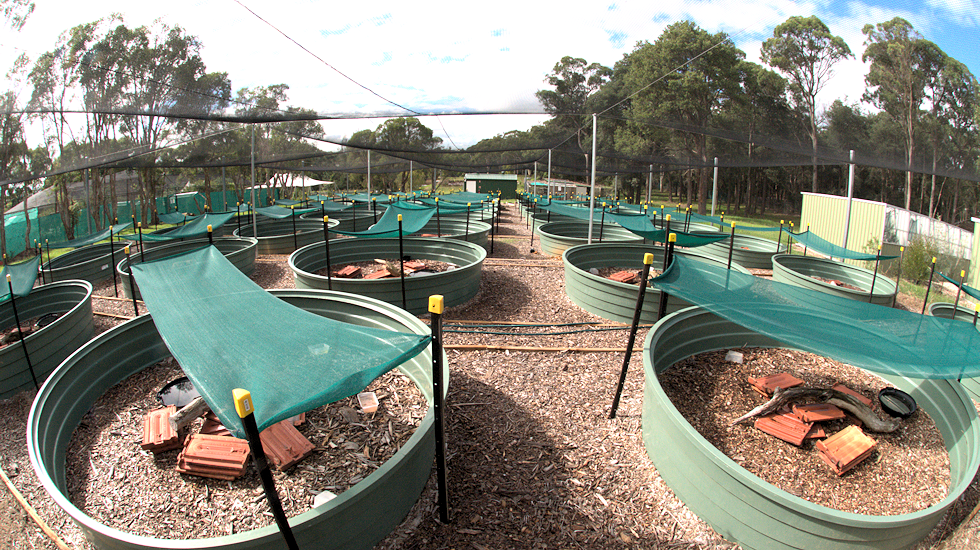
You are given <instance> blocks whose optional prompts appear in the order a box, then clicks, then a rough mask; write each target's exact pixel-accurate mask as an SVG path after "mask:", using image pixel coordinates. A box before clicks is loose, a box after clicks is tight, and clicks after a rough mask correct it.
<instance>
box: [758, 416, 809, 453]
mask: <svg viewBox="0 0 980 550" xmlns="http://www.w3.org/2000/svg"><path fill="white" fill-rule="evenodd" d="M755 427H756V428H758V429H760V430H762V431H764V432H766V433H767V434H769V435H771V436H774V437H778V438H779V439H782V440H783V441H786V442H787V443H792V444H793V445H796V446H797V447H799V446H800V445H802V444H803V440H805V439H806V438H807V435H808V434H809V433H810V430H811V428H813V424H810V423H806V422H802V421H800V419H799V418H797V417H795V416H793V415H792V414H773V415H769V416H762V417H759V418H757V419H756V421H755Z"/></svg>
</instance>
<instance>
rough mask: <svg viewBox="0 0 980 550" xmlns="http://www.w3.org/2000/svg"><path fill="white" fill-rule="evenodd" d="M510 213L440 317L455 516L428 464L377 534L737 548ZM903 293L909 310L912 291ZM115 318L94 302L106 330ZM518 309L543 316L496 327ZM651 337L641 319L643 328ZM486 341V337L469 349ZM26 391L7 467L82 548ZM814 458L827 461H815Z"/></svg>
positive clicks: (485, 541)
mask: <svg viewBox="0 0 980 550" xmlns="http://www.w3.org/2000/svg"><path fill="white" fill-rule="evenodd" d="M503 223H504V225H503V227H502V230H501V234H500V235H498V236H497V237H496V239H495V242H494V251H493V253H491V254H490V255H489V257H488V259H487V261H486V263H485V265H484V268H483V276H482V279H481V288H480V292H479V294H478V295H477V296H476V297H475V298H474V299H473V300H471V301H470V302H469V303H467V304H465V305H463V306H459V307H455V308H450V309H449V310H447V312H446V315H445V319H446V321H445V324H446V330H447V333H446V338H445V340H446V344H447V348H448V351H447V353H448V357H449V367H450V371H451V375H450V392H449V407H448V416H447V428H448V434H447V439H448V451H449V468H450V470H449V488H450V505H451V509H452V514H453V521H452V522H451V523H450V524H442V523H440V522H439V521H438V520H437V513H436V510H435V502H436V499H435V487H434V476H433V478H432V479H430V481H429V484H428V485H427V487H426V489H425V490H424V491H423V494H422V495H421V497H420V499H419V501H418V503H417V504H416V506H415V507H414V508H413V509H412V511H411V512H410V513H409V515H408V517H406V518H405V520H404V521H403V522H402V523H401V525H400V526H399V527H398V528H396V529H395V531H393V532H392V533H391V534H390V535H389V536H388V537H387V538H386V539H385V540H384V541H382V542H381V543H380V544H379V546H378V548H381V549H396V548H398V549H403V548H404V549H419V550H437V549H445V548H459V549H463V548H466V549H476V550H486V549H498V548H501V549H502V548H521V549H524V548H526V549H541V548H594V549H605V548H697V549H722V548H737V546H736V545H734V544H732V543H730V542H728V541H726V540H724V539H723V538H722V537H720V536H719V535H718V534H717V533H715V532H714V531H713V530H712V529H711V528H710V527H709V526H708V525H707V524H705V523H704V522H703V521H701V520H700V519H699V518H698V517H697V516H695V515H694V514H693V513H691V512H690V511H689V510H688V509H687V508H686V507H685V506H684V505H683V504H682V503H681V502H680V501H679V500H678V499H677V498H676V497H675V496H674V495H673V493H672V491H671V490H670V489H669V488H668V487H667V486H666V485H665V484H664V482H663V481H662V480H661V478H660V477H659V475H658V474H657V472H656V469H655V468H654V467H653V465H652V464H651V462H650V460H649V458H648V457H647V455H646V451H645V449H644V447H643V443H642V440H641V430H640V413H641V405H642V385H643V373H642V358H641V357H640V354H639V353H635V354H634V355H633V358H632V360H631V361H630V363H629V374H628V376H627V379H626V385H625V391H624V393H623V400H622V402H621V404H620V409H619V414H618V416H617V418H616V419H614V420H610V419H609V418H608V413H609V406H610V404H611V401H612V394H613V391H614V388H615V386H616V383H617V381H618V377H619V372H620V369H621V367H622V364H623V353H622V352H615V351H587V350H606V349H617V350H618V349H622V348H624V347H625V345H626V341H627V331H625V330H603V331H595V330H591V331H582V329H583V328H584V327H582V326H575V327H561V326H557V325H558V324H563V323H597V324H600V325H608V324H609V323H608V322H606V321H603V320H601V319H599V318H597V317H595V316H593V315H591V314H588V313H586V312H584V311H583V310H581V309H580V308H578V307H577V306H575V305H574V304H572V303H571V302H570V301H569V300H568V298H567V297H566V295H565V292H564V278H563V270H562V267H561V263H560V261H558V260H557V259H554V258H546V257H543V256H541V255H540V254H537V253H534V254H532V253H530V252H529V248H530V233H529V230H528V229H527V227H526V224H525V222H524V220H522V219H521V218H520V217H519V216H518V215H517V213H516V209H515V208H514V207H513V206H511V207H510V208H509V209H508V210H507V211H505V213H504V218H503ZM285 261H286V257H285V256H262V257H260V258H259V261H258V263H257V268H256V273H255V274H254V275H253V280H255V281H256V282H257V283H258V284H260V285H262V286H263V287H265V288H289V287H292V286H293V283H292V275H291V273H290V271H289V269H288V267H287V265H286V262H285ZM763 275H764V274H763ZM97 294H102V295H108V296H112V294H113V291H112V287H111V283H110V284H108V285H101V286H100V287H99V289H98V290H97ZM900 303H902V304H904V303H907V304H909V305H908V306H907V307H908V308H909V309H913V305H914V304H913V300H911V299H904V298H903V300H900ZM93 307H94V308H95V310H96V311H97V312H100V313H106V314H113V315H118V316H123V317H125V316H130V315H132V313H133V305H132V302H127V301H124V300H112V299H94V300H93ZM918 307H921V304H919V305H918ZM140 312H141V313H142V312H143V309H142V307H141V308H140ZM454 321H455V322H454ZM118 322H120V319H117V318H114V317H109V316H104V315H97V316H96V323H97V326H98V329H99V330H100V331H101V330H106V329H107V328H109V327H111V326H113V325H115V324H117V323H118ZM518 322H520V323H531V324H538V325H542V326H540V327H513V326H510V327H508V326H505V325H504V326H501V325H500V324H501V323H518ZM491 323H494V324H493V325H492V326H473V325H477V324H478V325H490V324H491ZM599 328H608V327H599ZM454 331H460V332H454ZM462 331H467V332H462ZM542 332H547V333H549V334H548V335H543V334H540V333H542ZM558 333H561V334H558ZM645 335H646V331H645V330H642V329H641V331H640V334H638V336H637V340H638V342H639V341H642V339H643V338H644V337H645ZM488 345H489V346H494V349H469V347H473V346H488ZM518 347H525V348H527V347H534V348H547V349H563V350H565V351H540V350H538V351H526V350H525V351H520V350H517V349H515V348H518ZM573 349H574V350H586V351H569V350H573ZM31 393H32V392H25V393H23V394H21V395H19V396H17V397H15V398H14V399H12V400H9V401H6V402H4V403H3V404H2V406H3V410H4V414H3V415H2V417H0V433H2V435H3V437H2V438H0V460H2V461H0V465H2V466H3V469H4V471H5V472H6V473H7V475H8V476H10V477H11V479H12V480H13V483H14V485H15V486H16V487H17V489H19V490H20V492H21V493H23V495H24V498H25V499H26V500H27V501H28V502H29V503H30V504H31V505H33V506H34V507H35V508H36V509H37V510H38V514H39V515H40V517H41V518H43V519H44V520H45V521H46V522H47V523H48V524H49V525H50V526H51V528H52V529H53V530H54V532H56V533H57V534H58V535H59V536H60V537H61V538H62V539H64V540H65V541H66V543H67V544H68V545H69V546H70V547H74V548H89V547H90V545H89V544H88V543H87V542H86V541H85V540H84V537H83V536H82V534H81V532H80V530H79V529H78V528H77V527H76V526H75V525H74V524H73V523H72V522H71V521H70V519H69V518H68V517H67V516H66V514H64V513H63V512H62V511H61V510H60V509H59V508H58V507H57V506H56V505H55V504H54V502H53V501H52V499H51V498H50V497H49V496H48V495H47V494H46V493H45V492H44V491H43V489H41V488H40V486H39V484H38V481H37V478H36V476H35V474H34V472H33V470H32V468H31V467H30V464H29V461H28V459H27V454H26V447H25V441H24V433H25V429H26V419H27V413H28V410H29V407H30V401H31V399H32V397H33V396H32V395H31ZM812 472H813V474H814V475H821V476H825V475H826V472H825V471H822V470H819V469H816V468H814V469H812ZM0 500H2V501H3V502H2V504H0V510H2V512H0V548H8V547H9V548H56V546H55V545H54V544H53V543H52V542H51V541H50V539H49V538H48V537H46V536H44V535H43V534H42V533H41V531H40V530H39V529H38V528H37V527H36V526H35V525H34V523H33V522H32V521H31V520H30V519H28V518H27V516H26V513H24V512H22V511H21V509H20V508H19V507H18V506H17V505H16V504H15V503H14V502H13V498H12V497H11V495H10V493H9V492H8V491H0ZM978 501H980V490H978V481H977V480H974V483H973V485H971V487H970V489H969V490H968V491H967V492H966V494H965V495H964V497H963V498H962V499H961V500H960V501H958V502H957V503H956V504H955V505H954V506H953V507H952V509H951V511H950V513H949V514H947V516H946V518H944V519H943V520H942V521H941V522H940V524H939V526H938V527H937V528H936V530H935V531H934V532H933V533H931V534H930V535H929V537H928V538H927V539H926V540H925V541H923V542H922V543H920V544H919V545H918V546H917V548H920V549H926V548H942V549H951V548H970V547H975V546H976V545H977V544H978V541H980V536H978V529H980V519H978V518H977V517H975V516H974V515H971V512H972V511H973V510H974V508H975V506H976V505H977V503H978Z"/></svg>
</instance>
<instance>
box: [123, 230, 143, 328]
mask: <svg viewBox="0 0 980 550" xmlns="http://www.w3.org/2000/svg"><path fill="white" fill-rule="evenodd" d="M126 265H127V267H129V295H130V296H132V297H133V311H134V312H135V313H134V314H135V315H136V316H137V317H139V314H140V308H139V306H138V305H136V281H135V280H133V258H132V257H131V256H130V255H129V247H128V246H127V247H126Z"/></svg>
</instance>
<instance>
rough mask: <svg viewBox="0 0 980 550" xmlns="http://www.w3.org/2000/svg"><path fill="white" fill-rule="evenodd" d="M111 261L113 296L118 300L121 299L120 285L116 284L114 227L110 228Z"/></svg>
mask: <svg viewBox="0 0 980 550" xmlns="http://www.w3.org/2000/svg"><path fill="white" fill-rule="evenodd" d="M109 261H111V262H112V265H110V266H109V267H110V268H112V295H113V296H114V297H116V298H118V297H119V284H118V283H117V282H116V281H117V277H116V243H114V242H113V241H112V226H111V225H110V226H109Z"/></svg>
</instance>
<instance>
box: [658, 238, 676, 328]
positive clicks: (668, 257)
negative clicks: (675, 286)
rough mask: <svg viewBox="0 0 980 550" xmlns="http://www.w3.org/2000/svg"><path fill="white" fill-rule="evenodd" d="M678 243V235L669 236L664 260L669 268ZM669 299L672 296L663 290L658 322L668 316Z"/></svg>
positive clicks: (665, 269)
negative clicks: (675, 244)
mask: <svg viewBox="0 0 980 550" xmlns="http://www.w3.org/2000/svg"><path fill="white" fill-rule="evenodd" d="M676 242H677V234H676V233H671V234H670V235H667V255H666V257H665V258H664V260H665V263H666V265H667V266H670V262H672V261H673V260H674V243H676ZM664 271H667V268H664ZM669 298H670V296H668V295H667V293H666V292H664V291H663V290H661V291H660V308H659V309H658V310H657V320H658V321H659V320H660V319H663V318H664V315H667V300H668V299H669Z"/></svg>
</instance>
